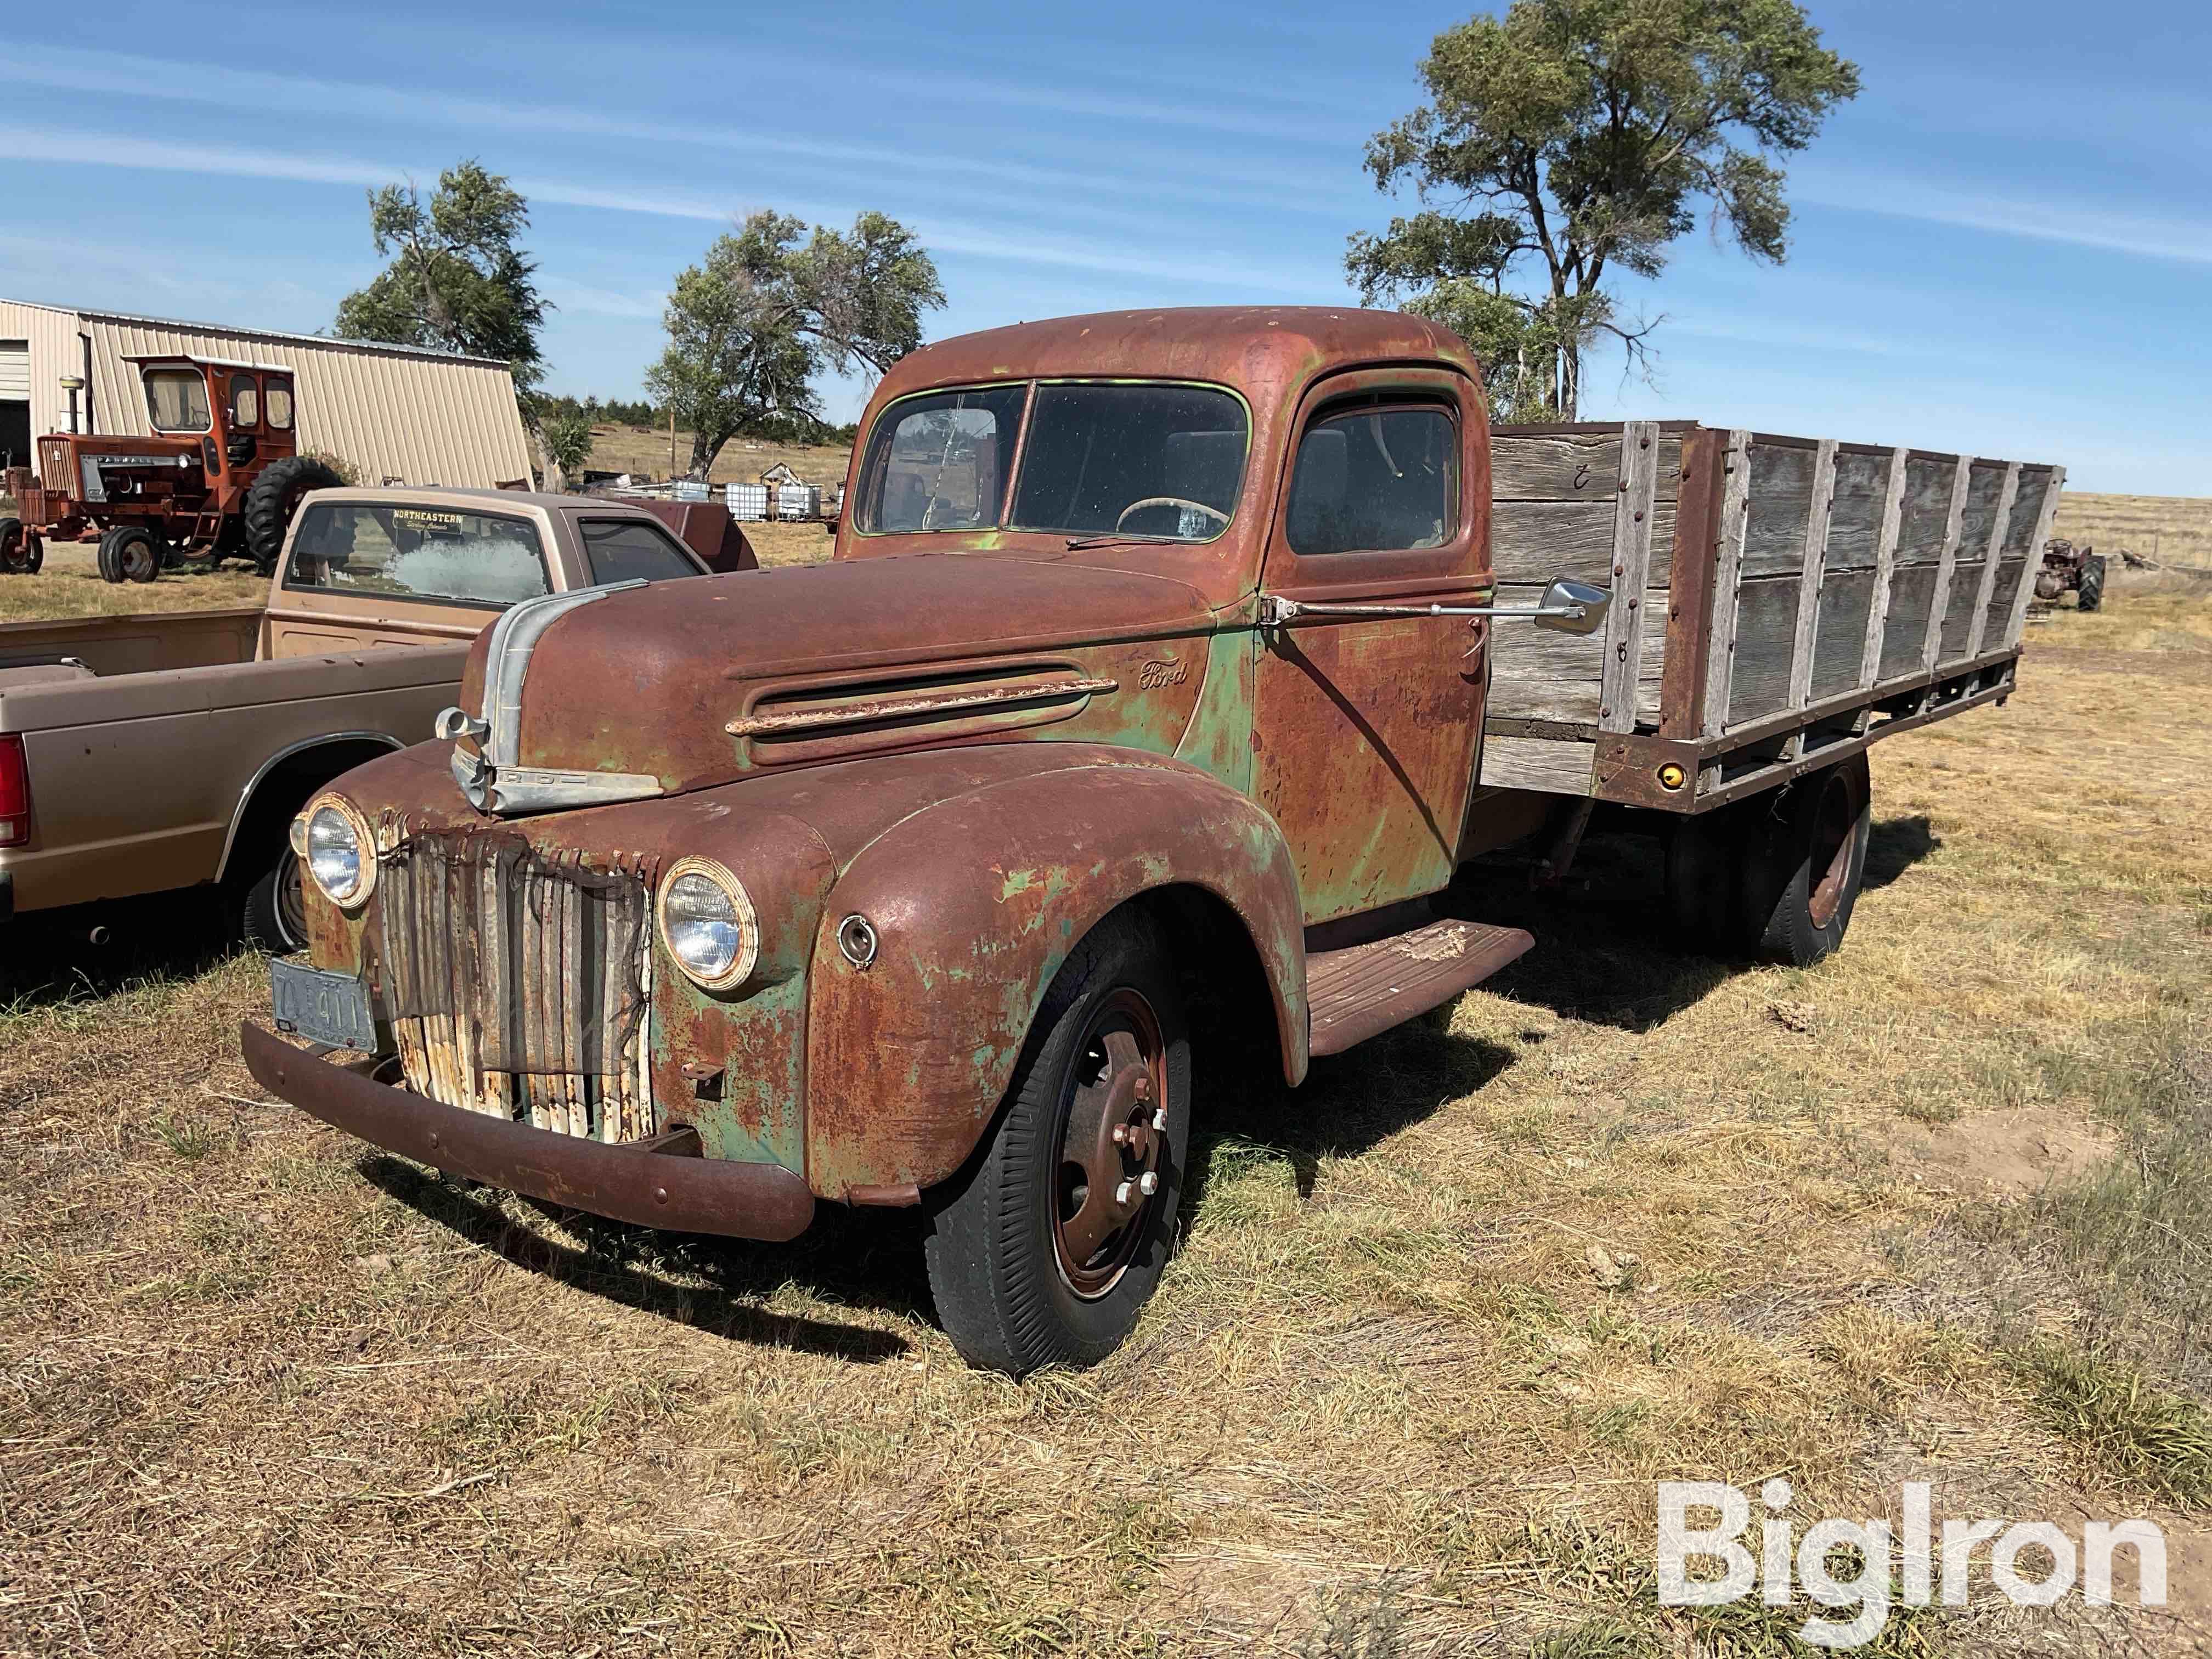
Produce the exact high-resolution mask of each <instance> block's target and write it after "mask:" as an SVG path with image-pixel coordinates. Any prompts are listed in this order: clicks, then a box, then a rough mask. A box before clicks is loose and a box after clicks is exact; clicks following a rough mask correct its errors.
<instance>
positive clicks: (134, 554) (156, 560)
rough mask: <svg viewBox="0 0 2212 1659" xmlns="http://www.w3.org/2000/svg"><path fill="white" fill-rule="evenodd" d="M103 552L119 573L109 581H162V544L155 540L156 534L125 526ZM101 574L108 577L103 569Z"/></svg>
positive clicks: (102, 549)
mask: <svg viewBox="0 0 2212 1659" xmlns="http://www.w3.org/2000/svg"><path fill="white" fill-rule="evenodd" d="M100 551H101V556H102V557H103V558H105V559H106V561H107V562H108V563H110V564H112V565H113V566H114V567H115V569H116V571H117V573H118V574H117V575H115V576H112V577H109V578H108V580H111V581H114V580H122V581H131V582H150V581H155V580H160V578H161V544H160V543H159V542H157V541H155V539H154V536H153V532H150V531H148V530H145V529H143V528H142V527H141V526H137V525H125V526H124V527H123V528H122V529H120V530H118V531H116V532H113V533H112V535H111V536H110V537H109V538H108V540H107V542H106V544H105V545H104V546H103V547H102V548H101V550H100ZM100 574H102V575H103V576H105V575H106V574H107V572H106V568H104V567H103V568H102V569H101V571H100Z"/></svg>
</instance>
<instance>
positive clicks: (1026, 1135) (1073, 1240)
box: [926, 911, 1191, 1376]
mask: <svg viewBox="0 0 2212 1659" xmlns="http://www.w3.org/2000/svg"><path fill="white" fill-rule="evenodd" d="M1190 1092H1191V1087H1190V1039H1189V1034H1188V1024H1187V1023H1186V1020H1185V1017H1184V1011H1183V1006H1182V992H1181V987H1180V986H1179V984H1178V982H1177V980H1176V975H1175V973H1174V971H1173V969H1171V968H1170V958H1169V953H1168V950H1167V946H1166V941H1165V940H1164V939H1163V938H1162V936H1161V934H1160V933H1159V930H1158V928H1157V927H1155V926H1153V925H1152V923H1151V922H1150V921H1148V920H1146V918H1144V917H1142V916H1140V915H1137V914H1135V913H1133V912H1128V911H1123V912H1120V913H1117V914H1116V915H1113V916H1109V918H1107V920H1106V921H1103V922H1101V923H1100V924H1099V925H1098V926H1097V927H1096V928H1094V929H1093V930H1092V931H1091V934H1090V935H1089V936H1088V937H1087V938H1085V939H1084V941H1083V943H1082V944H1081V945H1079V946H1078V947H1077V948H1076V951H1075V953H1074V955H1073V956H1072V957H1069V958H1068V960H1067V963H1066V965H1065V966H1064V967H1062V968H1061V969H1060V973H1059V975H1058V976H1057V977H1055V978H1054V981H1053V982H1052V988H1051V989H1050V990H1049V991H1048V992H1047V993H1046V995H1045V1000H1044V1005H1043V1006H1042V1008H1041V1009H1039V1011H1038V1012H1037V1017H1036V1023H1035V1024H1034V1025H1032V1027H1031V1028H1030V1040H1029V1042H1028V1043H1027V1045H1026V1046H1025V1047H1024V1051H1023V1054H1022V1059H1021V1061H1020V1064H1019V1065H1018V1066H1017V1068H1016V1070H1015V1073H1014V1078H1013V1084H1012V1087H1011V1088H1010V1089H1009V1090H1008V1091H1007V1094H1006V1103H1005V1105H1004V1106H1003V1108H1002V1109H1000V1115H999V1121H998V1123H997V1125H996V1127H995V1128H994V1130H993V1132H992V1133H991V1135H990V1138H989V1139H987V1141H986V1143H985V1144H984V1146H983V1147H982V1149H981V1152H978V1154H977V1155H976V1157H975V1158H974V1159H973V1160H972V1161H971V1162H970V1163H969V1166H968V1168H967V1169H966V1170H963V1171H962V1173H961V1175H960V1176H958V1177H957V1178H956V1180H955V1181H954V1182H951V1183H950V1184H949V1185H948V1186H947V1187H946V1188H943V1189H941V1190H940V1193H939V1194H938V1198H937V1202H936V1204H935V1206H934V1207H933V1213H932V1216H931V1227H930V1234H929V1239H928V1243H927V1247H926V1248H927V1262H928V1268H929V1283H930V1289H931V1291H932V1293H933V1295H934V1297H935V1298H936V1302H937V1313H938V1318H939V1322H941V1323H942V1324H943V1326H944V1328H945V1334H946V1335H948V1336H950V1337H951V1339H952V1344H953V1346H955V1347H957V1349H959V1351H960V1352H961V1354H962V1356H963V1358H966V1359H967V1360H968V1361H969V1363H970V1364H975V1365H980V1366H984V1367H987V1368H989V1369H991V1370H1000V1371H1005V1372H1006V1373H1007V1374H1008V1375H1010V1376H1026V1375H1027V1374H1028V1373H1029V1372H1030V1371H1033V1370H1037V1369H1038V1368H1039V1367H1041V1366H1045V1365H1071V1366H1083V1365H1091V1364H1097V1362H1098V1361H1099V1360H1101V1359H1103V1358H1105V1357H1106V1356H1107V1355H1108V1354H1109V1353H1111V1352H1113V1351H1114V1350H1115V1348H1116V1347H1118V1346H1121V1341H1122V1340H1123V1339H1124V1338H1125V1337H1127V1335H1128V1334H1129V1331H1130V1329H1131V1328H1133V1326H1134V1325H1135V1324H1136V1322H1137V1317H1138V1316H1139V1314H1140V1313H1142V1312H1143V1310H1144V1307H1145V1304H1146V1302H1148V1301H1149V1300H1151V1298H1152V1291H1154V1289H1155V1288H1157V1287H1158V1284H1159V1280H1160V1275H1161V1273H1163V1272H1164V1270H1165V1268H1166V1266H1167V1261H1168V1256H1169V1255H1170V1250H1171V1249H1172V1247H1173V1244H1174V1241H1175V1237H1176V1216H1177V1212H1178V1209H1179V1207H1180V1204H1181V1200H1182V1183H1183V1177H1184V1173H1185V1170H1186V1168H1187V1166H1188V1154H1189V1151H1190Z"/></svg>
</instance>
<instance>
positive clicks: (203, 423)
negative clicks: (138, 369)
mask: <svg viewBox="0 0 2212 1659" xmlns="http://www.w3.org/2000/svg"><path fill="white" fill-rule="evenodd" d="M146 412H147V414H148V415H149V416H152V418H153V422H154V430H155V431H156V432H205V431H206V430H207V429H208V428H210V427H211V426H213V425H214V424H215V422H214V421H213V420H212V419H211V418H210V412H209V410H208V395H207V380H206V378H205V377H204V375H202V374H201V373H200V372H199V370H197V368H155V369H149V370H148V371H147V373H146Z"/></svg>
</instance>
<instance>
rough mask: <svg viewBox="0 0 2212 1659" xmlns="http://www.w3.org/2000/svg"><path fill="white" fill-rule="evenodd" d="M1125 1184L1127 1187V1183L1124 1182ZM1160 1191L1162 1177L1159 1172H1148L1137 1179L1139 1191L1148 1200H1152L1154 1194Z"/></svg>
mask: <svg viewBox="0 0 2212 1659" xmlns="http://www.w3.org/2000/svg"><path fill="white" fill-rule="evenodd" d="M1123 1184H1124V1185H1125V1186H1126V1185H1127V1182H1124V1183H1123ZM1159 1189H1160V1177H1159V1173H1158V1171H1157V1170H1146V1171H1145V1172H1144V1174H1142V1175H1140V1176H1138V1177H1137V1190H1138V1191H1139V1192H1140V1193H1142V1194H1144V1195H1145V1196H1146V1198H1150V1197H1151V1196H1152V1194H1154V1193H1156V1192H1158V1191H1159Z"/></svg>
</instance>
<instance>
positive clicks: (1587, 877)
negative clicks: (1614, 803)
mask: <svg viewBox="0 0 2212 1659" xmlns="http://www.w3.org/2000/svg"><path fill="white" fill-rule="evenodd" d="M1941 847H1942V841H1941V840H1940V839H1939V838H1938V837H1937V836H1936V833H1935V829H1934V826H1933V825H1932V824H1931V823H1930V822H1929V819H1928V818H1927V817H1925V816H1923V815H1919V814H1915V815H1912V816H1910V817H1895V818H1885V819H1883V820H1881V822H1879V823H1876V824H1875V826H1874V828H1873V833H1872V834H1871V835H1870V836H1869V839H1868V844H1867V860H1866V874H1865V877H1864V878H1863V884H1862V890H1863V891H1864V892H1873V891H1875V890H1879V889H1881V888H1884V887H1887V886H1888V885H1889V884H1891V883H1892V882H1893V881H1896V880H1897V879H1898V878H1900V877H1901V876H1903V875H1904V874H1905V872H1907V871H1909V870H1911V868H1912V867H1913V866H1915V865H1917V864H1918V863H1920V862H1921V861H1923V860H1925V859H1927V858H1928V857H1929V856H1930V855H1931V854H1934V853H1935V852H1936V850H1937V849H1938V848H1941ZM1665 891H1666V856H1665V849H1664V848H1662V845H1661V844H1660V842H1657V841H1656V840H1655V839H1653V838H1651V837H1650V836H1635V835H1613V834H1608V835H1593V836H1590V837H1589V840H1588V841H1586V842H1584V843H1583V848H1582V851H1581V853H1580V854H1579V855H1578V857H1577V860H1576V861H1575V866H1574V869H1573V871H1572V872H1571V874H1570V875H1569V877H1568V878H1567V880H1566V881H1565V882H1564V883H1563V884H1560V885H1559V886H1558V887H1555V888H1551V889H1547V890H1532V889H1531V888H1530V886H1529V884H1528V878H1527V876H1526V874H1525V873H1524V872H1522V871H1519V870H1512V869H1491V868H1486V867H1475V868H1472V869H1470V870H1469V871H1468V872H1467V873H1465V874H1464V875H1462V878H1461V879H1460V880H1459V881H1458V882H1457V883H1455V884H1454V885H1453V887H1452V889H1451V890H1450V892H1449V896H1448V898H1447V901H1446V903H1445V904H1444V906H1443V908H1445V909H1446V910H1447V911H1448V912H1449V914H1451V915H1459V916H1464V917H1466V918H1468V919H1469V920H1471V921H1487V922H1498V923H1503V924H1504V925H1506V926H1508V927H1525V928H1527V929H1528V931H1529V932H1530V933H1534V935H1535V936H1536V943H1535V945H1534V948H1533V949H1531V950H1530V951H1528V954H1527V955H1526V956H1524V957H1522V958H1521V959H1520V960H1519V961H1518V962H1516V963H1512V964H1511V965H1510V966H1509V967H1507V968H1505V969H1503V970H1502V971H1500V972H1499V973H1498V975H1496V976H1495V977H1493V978H1492V979H1490V980H1488V981H1485V983H1484V986H1483V988H1484V989H1485V990H1487V991H1494V992H1496V993H1497V994H1498V995H1500V996H1504V997H1508V998H1510V999H1512V1000H1515V1001H1516V1002H1525V1003H1529V1004H1532V1005H1534V1006H1538V1007H1543V1008H1548V1009H1550V1010H1551V1011H1552V1012H1553V1013H1555V1014H1558V1015H1559V1017H1560V1018H1563V1019H1574V1020H1581V1021H1584V1022H1587V1023H1589V1024H1596V1025H1608V1026H1611V1027H1613V1029H1615V1030H1623V1031H1630V1032H1636V1033H1642V1032H1645V1031H1650V1030H1656V1028H1657V1027H1659V1026H1661V1025H1663V1024H1666V1023H1667V1021H1668V1020H1669V1019H1671V1018H1674V1015H1676V1014H1678V1013H1680V1012H1682V1011H1683V1010H1685V1009H1686V1008H1690V1007H1692V1006H1695V1005H1696V1004H1698V1003H1699V1002H1700V1001H1702V1000H1704V999H1705V997H1707V996H1709V995H1710V994H1711V993H1713V992H1714V991H1716V990H1717V989H1718V988H1719V987H1721V986H1723V985H1724V984H1726V983H1727V982H1728V981H1729V980H1731V979H1733V978H1734V977H1735V975H1738V974H1740V973H1745V972H1748V971H1751V970H1752V969H1753V967H1755V965H1756V964H1748V963H1730V962H1722V961H1717V960H1715V959H1714V958H1712V957H1706V956H1698V955H1691V954H1687V953H1686V952H1685V951H1682V950H1681V949H1680V947H1679V946H1677V945H1676V944H1675V943H1674V927H1673V924H1672V923H1671V922H1670V921H1669V920H1668V914H1667V906H1666V902H1665ZM1844 948H1846V949H1849V948H1850V947H1849V945H1848V943H1847V944H1846V945H1845V947H1844Z"/></svg>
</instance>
